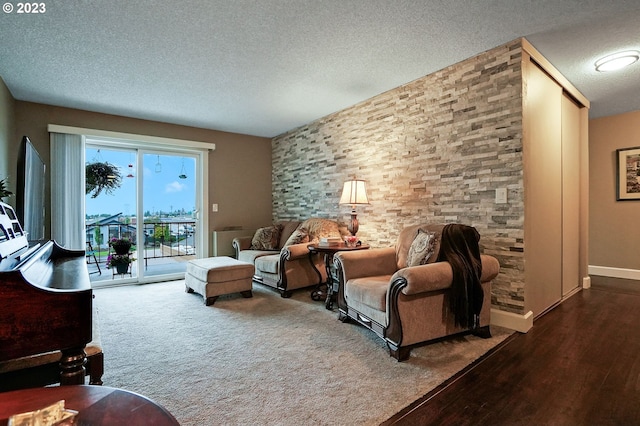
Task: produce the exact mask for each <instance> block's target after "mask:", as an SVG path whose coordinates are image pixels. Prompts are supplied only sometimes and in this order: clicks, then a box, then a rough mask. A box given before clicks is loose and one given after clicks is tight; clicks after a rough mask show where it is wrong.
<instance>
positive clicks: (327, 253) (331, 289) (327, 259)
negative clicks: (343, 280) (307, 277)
mask: <svg viewBox="0 0 640 426" xmlns="http://www.w3.org/2000/svg"><path fill="white" fill-rule="evenodd" d="M368 248H369V245H368V244H360V245H357V246H354V247H348V246H347V245H345V244H344V243H340V244H338V245H335V246H321V245H319V244H316V243H314V244H309V245H308V246H307V249H308V250H309V262H311V266H313V269H314V270H315V271H316V273H317V274H318V278H319V282H318V284H317V285H316V288H315V289H314V290H313V291H312V292H311V298H312V299H313V300H322V299H325V302H324V306H325V308H327V309H328V310H330V311H331V310H333V301H334V299H335V295H336V294H337V293H338V285H339V283H338V282H337V280H334V279H333V276H332V275H333V274H332V273H331V264H332V263H333V255H334V254H336V253H337V252H339V251H352V250H366V249H368ZM316 253H321V254H324V267H325V270H326V272H327V282H322V274H320V271H318V268H316V264H315V263H314V262H313V257H312V256H313V255H314V254H316ZM323 287H325V288H326V291H323V290H322V289H323Z"/></svg>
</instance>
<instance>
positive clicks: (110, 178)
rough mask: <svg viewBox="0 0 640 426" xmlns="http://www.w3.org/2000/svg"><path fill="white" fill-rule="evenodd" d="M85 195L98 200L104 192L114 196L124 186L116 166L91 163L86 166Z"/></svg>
mask: <svg viewBox="0 0 640 426" xmlns="http://www.w3.org/2000/svg"><path fill="white" fill-rule="evenodd" d="M85 181H86V186H85V193H86V194H91V198H96V197H97V196H98V195H100V193H101V192H102V191H104V192H105V193H106V194H112V193H113V191H114V190H115V189H118V188H120V185H122V176H121V175H120V171H119V170H118V168H117V167H116V166H114V165H113V164H109V163H106V162H105V163H102V162H96V163H89V164H87V165H86V176H85Z"/></svg>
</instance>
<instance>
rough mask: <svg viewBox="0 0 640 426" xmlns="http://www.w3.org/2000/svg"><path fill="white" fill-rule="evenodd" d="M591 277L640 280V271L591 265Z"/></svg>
mask: <svg viewBox="0 0 640 426" xmlns="http://www.w3.org/2000/svg"><path fill="white" fill-rule="evenodd" d="M589 275H598V276H601V277H612V278H625V279H628V280H640V270H638V269H624V268H612V267H609V266H594V265H589Z"/></svg>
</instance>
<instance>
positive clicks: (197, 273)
mask: <svg viewBox="0 0 640 426" xmlns="http://www.w3.org/2000/svg"><path fill="white" fill-rule="evenodd" d="M254 272H255V268H254V266H253V264H252V263H248V262H241V261H239V260H236V259H233V258H231V257H228V256H218V257H209V258H207V259H194V260H190V261H189V262H188V263H187V273H186V274H185V276H184V278H185V280H184V282H185V286H186V289H185V291H186V292H187V293H193V292H196V293H198V294H201V295H202V297H204V303H205V305H207V306H209V305H213V303H214V302H215V301H216V299H217V298H218V296H220V295H221V294H229V293H237V292H240V293H241V294H242V296H243V297H251V296H252V293H251V288H252V287H251V286H252V284H251V278H252V277H253V273H254Z"/></svg>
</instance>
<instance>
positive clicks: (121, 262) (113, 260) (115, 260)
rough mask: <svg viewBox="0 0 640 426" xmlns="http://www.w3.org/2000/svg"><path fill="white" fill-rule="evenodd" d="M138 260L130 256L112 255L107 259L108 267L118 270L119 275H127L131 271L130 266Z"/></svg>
mask: <svg viewBox="0 0 640 426" xmlns="http://www.w3.org/2000/svg"><path fill="white" fill-rule="evenodd" d="M134 260H136V259H135V258H133V257H131V256H129V254H110V255H109V257H108V258H107V265H108V266H109V267H114V268H116V272H117V273H118V274H126V273H127V272H128V271H129V264H130V263H131V262H133V261H134Z"/></svg>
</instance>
